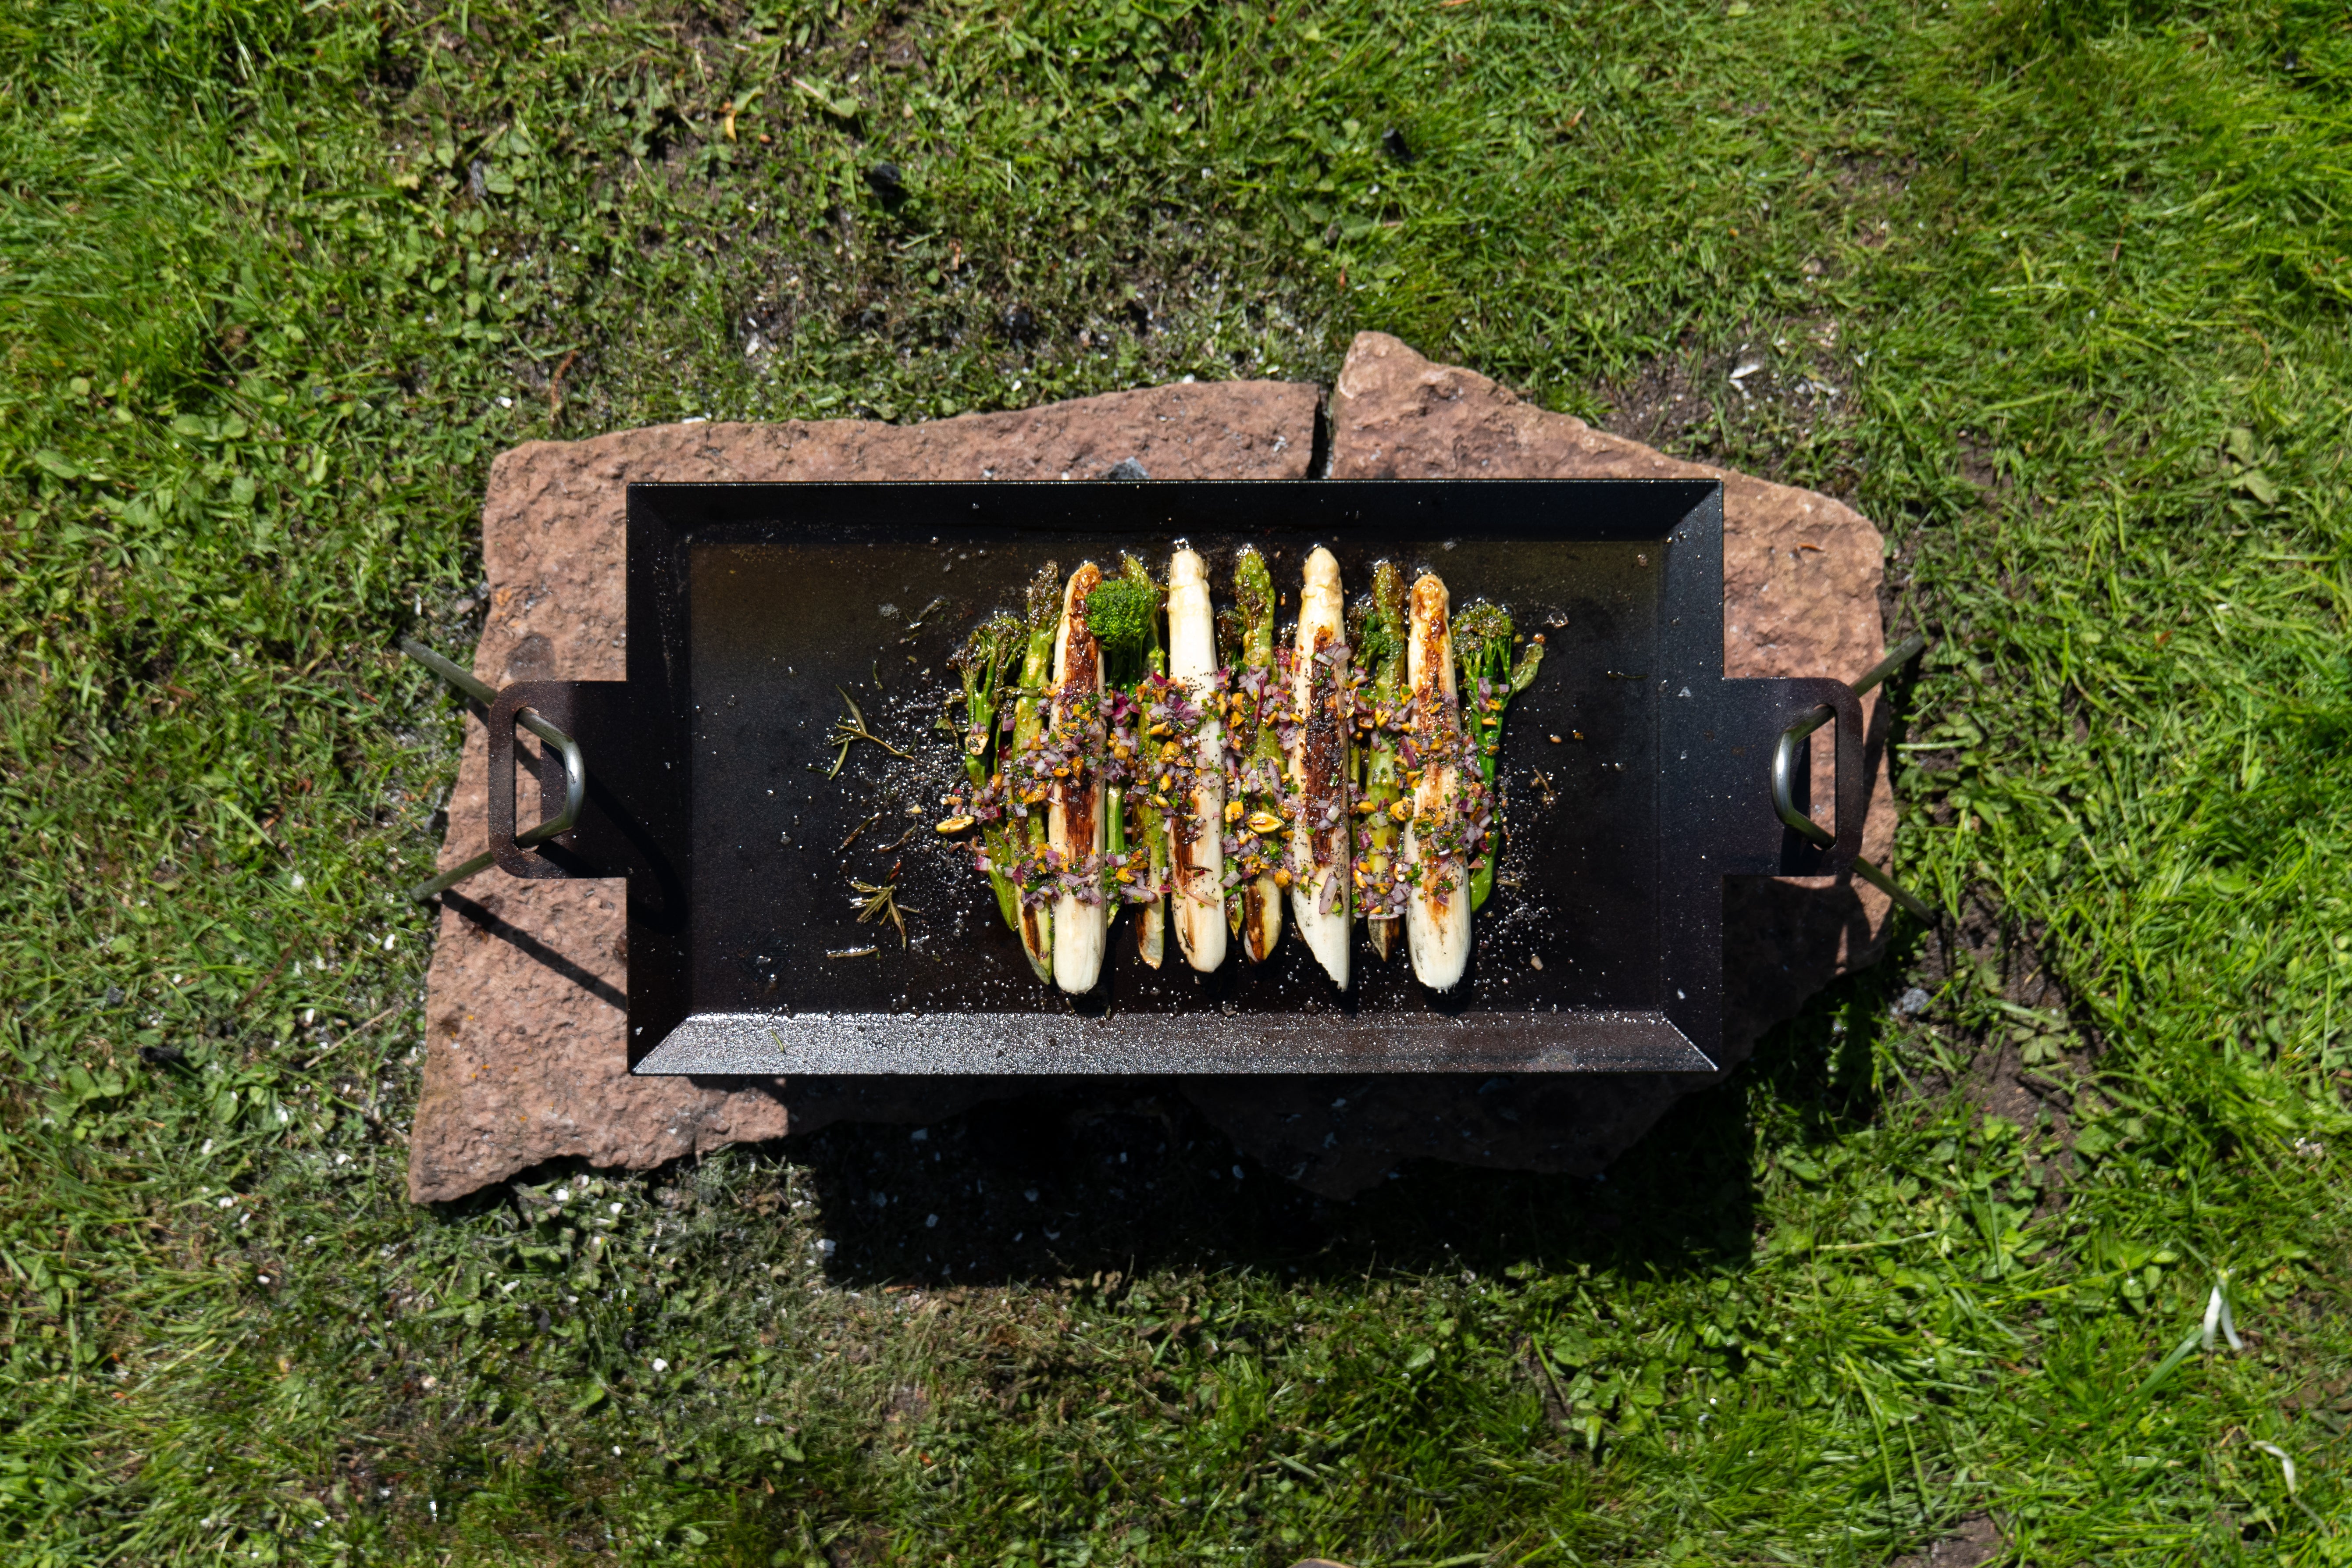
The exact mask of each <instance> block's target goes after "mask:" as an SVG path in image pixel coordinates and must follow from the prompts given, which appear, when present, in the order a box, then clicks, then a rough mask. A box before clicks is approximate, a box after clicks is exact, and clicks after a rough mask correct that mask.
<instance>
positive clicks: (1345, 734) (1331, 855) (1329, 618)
mask: <svg viewBox="0 0 2352 1568" xmlns="http://www.w3.org/2000/svg"><path fill="white" fill-rule="evenodd" d="M1347 613H1348V612H1347V603H1346V600H1345V598H1344V597H1343V595H1341V592H1340V588H1339V562H1338V561H1336V560H1334V559H1333V558H1332V555H1331V552H1329V551H1328V550H1324V549H1320V548H1318V549H1317V550H1316V552H1314V553H1313V554H1312V555H1309V556H1308V557H1307V572H1306V580H1305V583H1304V584H1303V585H1302V587H1301V589H1300V592H1299V595H1298V642H1297V653H1296V655H1295V657H1294V658H1293V660H1292V664H1291V689H1290V701H1291V713H1292V718H1293V720H1294V721H1296V726H1297V727H1296V730H1295V731H1294V734H1295V738H1294V739H1293V741H1292V742H1291V745H1290V782H1291V788H1292V789H1293V790H1294V791H1296V792H1297V796H1296V798H1297V816H1295V817H1293V818H1292V820H1291V824H1290V876H1291V882H1290V913H1291V918H1292V919H1293V920H1295V921H1297V922H1298V934H1299V935H1300V936H1301V937H1302V938H1304V939H1305V940H1306V942H1307V950H1308V951H1309V952H1313V953H1314V954H1315V957H1316V961H1317V962H1318V963H1321V964H1322V965H1323V973H1326V974H1328V975H1329V976H1330V977H1331V983H1332V984H1335V985H1338V986H1339V987H1340V988H1341V989H1343V990H1344V989H1345V988H1346V987H1347V984H1348V938H1349V928H1350V926H1351V925H1352V924H1353V921H1354V914H1353V911H1352V910H1351V909H1350V906H1349V886H1348V872H1349V832H1350V824H1349V816H1348V810H1349V800H1348V741H1349V735H1350V733H1351V732H1352V731H1353V730H1354V729H1355V716H1356V696H1355V691H1354V689H1352V688H1351V687H1350V686H1349V682H1348V642H1347Z"/></svg>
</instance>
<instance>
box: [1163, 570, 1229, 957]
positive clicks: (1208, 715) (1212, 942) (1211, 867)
mask: <svg viewBox="0 0 2352 1568" xmlns="http://www.w3.org/2000/svg"><path fill="white" fill-rule="evenodd" d="M1216 672H1217V622H1216V616H1215V615H1214V614H1213V612H1212V611H1211V609H1210V607H1209V569H1208V565H1207V563H1204V562H1203V561H1202V559H1201V557H1200V555H1199V554H1198V553H1197V552H1193V551H1192V550H1190V549H1185V550H1179V551H1178V552H1176V554H1175V556H1174V557H1173V558H1172V559H1171V561H1170V562H1169V563H1168V674H1169V677H1170V679H1173V680H1178V681H1181V682H1182V683H1183V687H1184V695H1185V697H1186V699H1187V700H1190V701H1191V702H1192V704H1193V705H1195V706H1196V707H1199V708H1201V709H1202V710H1205V714H1204V717H1203V718H1202V721H1201V728H1200V731H1199V732H1198V733H1196V734H1195V735H1194V736H1193V737H1192V742H1191V746H1192V767H1193V773H1192V798H1191V799H1190V800H1188V801H1177V802H1173V803H1171V804H1173V805H1174V807H1175V809H1174V810H1172V811H1171V812H1170V813H1169V814H1168V858H1169V863H1170V865H1171V868H1172V871H1173V876H1172V886H1171V893H1172V894H1173V895H1174V896H1173V898H1172V900H1171V902H1172V903H1173V905H1174V907H1175V916H1176V945H1177V947H1178V948H1180V949H1181V950H1182V952H1183V954H1184V962H1185V963H1189V964H1191V965H1192V967H1193V968H1195V969H1197V970H1199V971H1200V972H1201V973H1203V974H1206V973H1209V972H1210V971H1212V970H1213V969H1215V968H1216V967H1217V966H1218V965H1219V964H1221V963H1224V961H1225V910H1224V903H1225V895H1224V880H1225V847H1224V837H1223V835H1224V810H1225V765H1224V743H1225V742H1224V726H1223V724H1222V723H1221V722H1219V721H1218V718H1217V697H1216V693H1215V692H1214V691H1213V690H1212V689H1210V684H1209V682H1210V679H1211V678H1212V677H1213V676H1214V675H1215V674H1216Z"/></svg>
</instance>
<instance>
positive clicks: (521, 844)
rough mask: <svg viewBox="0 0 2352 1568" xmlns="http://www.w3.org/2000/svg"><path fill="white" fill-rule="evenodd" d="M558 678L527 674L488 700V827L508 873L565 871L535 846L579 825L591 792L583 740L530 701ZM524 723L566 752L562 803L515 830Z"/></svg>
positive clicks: (539, 874)
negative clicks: (517, 760)
mask: <svg viewBox="0 0 2352 1568" xmlns="http://www.w3.org/2000/svg"><path fill="white" fill-rule="evenodd" d="M558 684H560V683H557V682H551V681H537V680H527V681H520V682H518V683H517V684H515V685H513V686H509V687H508V688H507V689H505V690H504V691H501V692H499V694H498V700H497V701H495V702H493V703H491V704H490V717H489V730H490V777H489V802H488V804H489V818H490V823H489V827H490V855H491V857H492V858H494V859H495V860H496V861H497V862H498V866H499V869H500V870H501V871H504V872H506V873H507V874H508V875H509V876H513V877H528V878H533V879H538V878H549V877H562V876H565V875H567V874H568V873H566V872H565V871H564V870H563V869H562V868H561V867H558V866H555V865H553V864H551V863H550V862H548V861H546V860H544V859H542V858H540V857H539V856H536V855H533V854H531V853H530V849H531V848H532V847H534V846H536V845H541V844H544V843H546V842H547V841H548V840H549V839H551V838H555V837H561V836H562V835H563V834H566V833H569V832H571V831H572V828H573V827H575V826H578V824H579V821H580V808H581V806H582V805H583V803H584V802H585V801H586V800H587V798H588V763H587V762H586V760H585V759H584V758H583V757H582V755H581V753H580V743H579V742H576V741H574V740H573V739H572V737H571V736H569V735H567V734H565V733H564V732H563V731H562V730H560V729H558V728H556V726H555V725H554V724H553V723H551V722H550V721H548V720H547V718H546V717H545V716H544V715H542V714H541V713H540V712H539V711H538V710H536V708H535V707H533V706H532V704H533V703H534V701H536V700H546V699H547V698H549V697H550V696H551V695H552V694H551V693H550V692H549V691H548V688H550V687H551V686H554V685H558ZM518 724H520V725H521V726H522V727H523V728H524V729H527V730H529V731H530V732H531V733H532V734H534V735H537V736H538V737H539V738H540V739H541V740H542V741H544V742H547V743H548V744H549V745H551V746H552V747H554V748H555V750H556V751H557V752H559V753H560V754H561V755H562V758H563V809H562V810H561V811H559V812H557V813H556V814H555V815H554V816H551V817H549V818H548V819H547V820H546V821H544V822H542V823H541V824H540V825H539V826H536V827H533V828H530V829H528V830H526V831H524V832H521V833H517V832H516V831H515V782H514V743H515V727H516V726H517V725H518Z"/></svg>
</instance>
